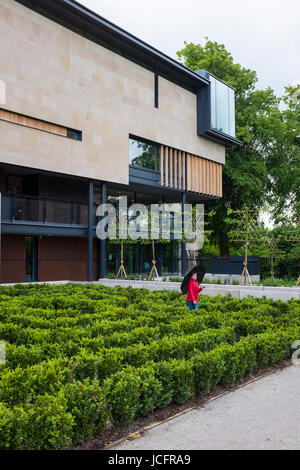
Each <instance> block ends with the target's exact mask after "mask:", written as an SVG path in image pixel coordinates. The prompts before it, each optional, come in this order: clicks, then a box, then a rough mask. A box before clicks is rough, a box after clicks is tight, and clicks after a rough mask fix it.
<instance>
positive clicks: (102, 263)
mask: <svg viewBox="0 0 300 470" xmlns="http://www.w3.org/2000/svg"><path fill="white" fill-rule="evenodd" d="M101 204H106V183H102V185H101ZM99 244H100V245H99V266H98V269H99V278H100V279H102V278H104V277H106V275H107V273H106V240H99Z"/></svg>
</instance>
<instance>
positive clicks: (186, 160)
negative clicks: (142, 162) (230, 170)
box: [160, 145, 222, 197]
mask: <svg viewBox="0 0 300 470" xmlns="http://www.w3.org/2000/svg"><path fill="white" fill-rule="evenodd" d="M160 168H161V184H162V185H163V186H168V187H170V188H175V189H182V190H187V191H192V192H195V193H200V194H205V195H208V196H215V197H222V165H221V164H220V163H217V162H213V161H211V160H207V159H205V158H201V157H197V156H196V155H191V154H189V153H186V152H183V151H181V150H178V149H174V148H171V147H168V146H166V145H162V146H161V152H160Z"/></svg>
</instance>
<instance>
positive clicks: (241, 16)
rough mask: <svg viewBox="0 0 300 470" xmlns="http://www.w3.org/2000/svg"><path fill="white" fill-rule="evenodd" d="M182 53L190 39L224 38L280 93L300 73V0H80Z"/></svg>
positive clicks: (235, 54) (164, 47) (242, 61)
mask: <svg viewBox="0 0 300 470" xmlns="http://www.w3.org/2000/svg"><path fill="white" fill-rule="evenodd" d="M80 3H82V4H83V5H85V6H87V7H88V8H90V9H91V10H93V11H95V12H97V13H98V14H100V15H101V16H103V17H104V18H106V19H108V20H110V21H112V22H113V23H115V24H117V25H118V26H120V27H121V28H124V29H126V30H127V31H128V32H130V33H132V34H134V35H135V36H137V37H138V38H140V39H142V40H144V41H146V42H147V43H149V44H150V45H152V46H154V47H156V48H157V49H159V50H160V51H162V52H164V53H166V54H168V55H169V56H171V57H173V58H174V59H176V51H178V50H179V49H182V48H183V46H184V41H187V42H194V43H196V44H197V43H201V44H202V45H203V44H204V42H205V39H204V38H205V36H207V37H208V38H209V39H210V40H212V41H217V42H219V43H223V44H224V45H225V47H226V48H227V50H229V51H230V52H231V53H232V55H233V58H234V61H235V62H239V63H240V64H242V65H243V66H245V67H248V68H251V69H254V70H256V72H257V74H258V78H259V84H258V86H259V87H260V88H265V87H266V86H271V87H272V88H273V89H274V90H275V92H276V94H277V95H281V94H283V92H284V87H285V86H287V85H289V84H291V83H292V82H293V81H295V80H297V79H300V51H299V46H300V21H299V18H300V1H299V0H285V1H283V0H212V1H204V0H181V1H178V0H147V1H146V0H80Z"/></svg>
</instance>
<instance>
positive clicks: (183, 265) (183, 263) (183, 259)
mask: <svg viewBox="0 0 300 470" xmlns="http://www.w3.org/2000/svg"><path fill="white" fill-rule="evenodd" d="M185 204H186V193H185V192H184V193H182V227H183V228H184V211H185ZM181 275H182V276H185V275H186V244H185V243H182V244H181Z"/></svg>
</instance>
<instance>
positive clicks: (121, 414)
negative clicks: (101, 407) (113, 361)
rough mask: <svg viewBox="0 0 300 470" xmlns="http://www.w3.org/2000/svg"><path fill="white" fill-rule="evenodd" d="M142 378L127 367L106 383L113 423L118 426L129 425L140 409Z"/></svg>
mask: <svg viewBox="0 0 300 470" xmlns="http://www.w3.org/2000/svg"><path fill="white" fill-rule="evenodd" d="M140 382H141V379H140V376H139V375H138V374H137V373H136V372H135V370H134V369H132V368H129V367H127V368H126V369H124V370H122V371H121V372H117V373H116V374H114V375H112V376H111V377H110V378H109V379H107V380H106V381H105V383H104V388H105V390H106V399H107V403H108V407H109V410H110V416H111V419H112V422H113V423H114V424H115V425H116V426H124V425H126V424H129V423H130V422H131V421H132V420H133V418H134V416H135V415H136V413H137V411H138V409H139V398H140V393H141V391H140Z"/></svg>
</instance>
